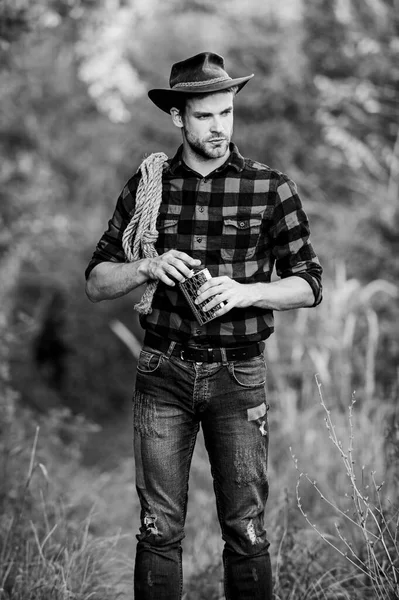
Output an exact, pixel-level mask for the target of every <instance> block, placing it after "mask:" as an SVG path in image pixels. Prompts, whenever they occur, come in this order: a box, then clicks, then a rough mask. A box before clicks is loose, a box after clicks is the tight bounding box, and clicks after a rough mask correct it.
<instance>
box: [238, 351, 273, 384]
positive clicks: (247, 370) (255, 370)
mask: <svg viewBox="0 0 399 600" xmlns="http://www.w3.org/2000/svg"><path fill="white" fill-rule="evenodd" d="M229 371H230V374H231V376H232V377H233V379H234V381H235V382H236V383H238V385H240V386H241V387H244V388H260V387H263V386H264V385H265V384H266V363H265V359H264V356H263V355H262V354H261V355H260V356H256V357H255V358H251V359H250V360H245V361H244V360H243V361H237V362H234V363H229Z"/></svg>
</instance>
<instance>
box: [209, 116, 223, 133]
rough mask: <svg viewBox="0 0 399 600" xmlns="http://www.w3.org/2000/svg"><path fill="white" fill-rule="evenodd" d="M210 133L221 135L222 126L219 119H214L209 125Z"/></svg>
mask: <svg viewBox="0 0 399 600" xmlns="http://www.w3.org/2000/svg"><path fill="white" fill-rule="evenodd" d="M211 131H212V133H223V125H222V121H221V119H219V118H218V117H214V118H213V120H212V123H211Z"/></svg>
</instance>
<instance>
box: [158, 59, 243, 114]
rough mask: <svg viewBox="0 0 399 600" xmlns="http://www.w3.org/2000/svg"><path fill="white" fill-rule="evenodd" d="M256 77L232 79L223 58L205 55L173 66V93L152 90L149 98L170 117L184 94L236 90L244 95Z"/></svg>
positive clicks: (171, 90) (169, 90) (171, 83)
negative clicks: (172, 109)
mask: <svg viewBox="0 0 399 600" xmlns="http://www.w3.org/2000/svg"><path fill="white" fill-rule="evenodd" d="M252 77H253V74H252V75H248V76H247V77H239V78H238V79H232V78H231V77H230V76H229V75H228V74H227V72H226V71H225V70H224V59H223V57H222V56H219V54H214V53H213V52H201V53H200V54H196V55H195V56H192V57H191V58H187V60H182V61H181V62H178V63H175V64H174V65H173V66H172V70H171V72H170V78H169V85H170V89H168V88H166V89H165V88H164V89H154V90H150V91H149V92H148V96H149V98H150V100H152V102H153V103H154V104H156V106H158V108H160V109H161V110H163V111H165V112H166V113H169V112H170V109H171V108H172V107H173V106H176V107H179V106H180V105H181V101H182V99H183V97H184V94H187V95H190V94H210V93H213V92H220V91H222V90H226V89H228V88H231V87H235V86H237V87H238V90H237V91H240V90H241V89H242V88H243V87H244V85H245V84H246V83H247V81H249V80H250V79H251V78H252Z"/></svg>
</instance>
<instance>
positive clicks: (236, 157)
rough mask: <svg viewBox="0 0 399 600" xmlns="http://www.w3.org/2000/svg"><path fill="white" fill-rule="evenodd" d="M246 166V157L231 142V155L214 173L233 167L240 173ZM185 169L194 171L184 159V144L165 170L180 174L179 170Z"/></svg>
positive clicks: (172, 173)
mask: <svg viewBox="0 0 399 600" xmlns="http://www.w3.org/2000/svg"><path fill="white" fill-rule="evenodd" d="M244 166H245V159H244V157H243V156H241V154H240V152H239V150H238V148H237V146H236V145H235V144H233V142H231V143H230V156H229V158H228V159H227V160H226V162H224V163H223V164H222V165H221V166H220V167H218V168H217V169H216V170H215V171H213V173H221V172H222V171H225V170H228V169H229V168H233V169H234V170H235V171H237V172H238V173H240V172H241V171H242V170H243V169H244ZM181 170H185V171H186V172H187V171H189V172H192V169H190V167H188V166H187V165H186V163H185V162H184V160H183V145H181V146H180V147H179V148H178V150H177V152H176V154H175V155H174V157H173V158H171V159H169V160H168V162H167V165H166V168H165V171H166V172H167V173H168V172H169V173H170V174H171V175H178V174H179V171H181Z"/></svg>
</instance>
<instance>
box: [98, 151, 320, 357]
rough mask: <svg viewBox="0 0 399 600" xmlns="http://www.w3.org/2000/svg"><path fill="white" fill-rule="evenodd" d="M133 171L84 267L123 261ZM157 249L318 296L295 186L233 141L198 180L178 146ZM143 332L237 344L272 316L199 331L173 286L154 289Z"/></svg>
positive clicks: (234, 319) (264, 313)
mask: <svg viewBox="0 0 399 600" xmlns="http://www.w3.org/2000/svg"><path fill="white" fill-rule="evenodd" d="M139 177H140V175H139V173H136V174H135V175H134V176H133V177H132V178H131V179H130V180H129V181H128V182H127V184H126V186H125V187H124V189H123V190H122V192H121V194H120V196H119V198H118V201H117V205H116V209H115V212H114V214H113V217H112V218H111V220H110V221H109V223H108V229H107V230H106V231H105V233H104V234H103V236H102V238H101V239H100V241H99V243H98V245H97V248H96V250H95V252H94V254H93V258H92V260H91V261H90V263H89V265H88V267H87V269H86V278H87V277H88V275H89V273H90V271H91V270H92V269H93V267H95V266H96V265H97V264H98V263H100V262H103V261H112V262H125V260H126V258H125V255H124V252H123V249H122V234H123V231H124V229H125V228H126V226H127V224H128V223H129V221H130V219H131V217H132V214H133V212H134V206H135V195H136V190H137V186H138V182H139ZM157 230H158V232H159V236H158V240H157V242H156V244H155V247H156V249H157V251H158V253H159V254H161V253H163V252H166V251H167V250H169V249H171V248H176V249H178V250H180V251H183V252H186V253H187V254H189V255H190V256H192V257H193V258H198V259H200V260H201V263H202V264H203V265H205V266H206V267H207V268H208V269H209V271H210V273H211V275H212V276H214V277H216V276H220V275H227V276H228V277H231V278H232V279H235V280H236V281H238V282H240V283H254V282H264V283H268V282H270V278H271V274H272V270H273V267H274V265H275V266H276V272H277V275H278V276H279V277H282V278H284V277H290V276H291V275H295V276H297V277H302V278H303V279H305V280H306V281H307V282H308V283H309V285H310V286H311V288H312V290H313V293H314V297H315V302H314V306H316V305H317V304H319V302H320V301H321V297H322V288H321V273H322V268H321V266H320V263H319V261H318V259H317V257H316V255H315V253H314V250H313V248H312V246H311V244H310V242H309V225H308V220H307V217H306V214H305V213H304V211H303V209H302V205H301V201H300V199H299V197H298V195H297V192H296V186H295V184H294V183H293V182H292V181H291V180H290V179H289V178H288V177H287V176H286V175H284V174H283V173H280V172H279V171H276V170H274V169H271V168H269V167H267V166H266V165H263V164H260V163H258V162H254V161H252V160H249V159H247V158H244V157H242V156H241V154H240V153H239V151H238V149H237V147H236V146H235V145H234V144H231V154H230V156H229V158H228V160H227V161H226V162H225V163H224V164H223V165H222V166H221V167H219V168H218V169H216V170H215V171H213V172H212V173H210V174H209V175H207V176H206V177H202V176H201V175H200V174H199V173H196V172H195V171H193V170H192V169H190V168H189V167H188V166H187V165H186V164H185V163H184V162H183V160H182V147H180V148H179V150H178V151H177V153H176V155H175V156H174V158H172V159H171V160H169V161H168V162H167V163H165V167H164V173H163V195H162V203H161V208H160V212H159V215H158V220H157ZM140 321H141V325H142V326H143V327H144V329H146V330H148V331H152V332H153V333H156V334H158V335H160V336H162V337H164V338H168V339H170V340H174V341H177V342H181V343H187V342H190V343H193V344H198V345H208V346H213V347H227V346H239V345H243V344H246V343H248V342H255V341H260V340H263V339H266V338H267V337H269V335H270V334H271V333H272V332H273V330H274V328H273V311H272V310H265V309H262V308H256V307H253V306H250V307H248V308H233V309H232V310H231V311H229V312H228V313H227V314H225V315H223V316H221V317H219V318H216V319H214V320H213V321H210V322H209V323H207V324H205V325H202V326H200V325H199V324H198V323H197V321H196V320H195V318H194V316H193V314H192V313H191V310H190V308H189V306H188V304H187V302H186V300H185V298H184V296H183V294H182V292H181V291H180V290H179V288H178V286H176V287H168V286H167V285H165V284H163V283H161V282H160V283H159V284H158V288H157V291H156V293H155V296H154V300H153V304H152V312H151V314H149V315H143V316H141V317H140Z"/></svg>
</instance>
